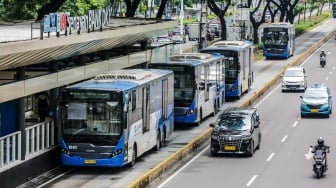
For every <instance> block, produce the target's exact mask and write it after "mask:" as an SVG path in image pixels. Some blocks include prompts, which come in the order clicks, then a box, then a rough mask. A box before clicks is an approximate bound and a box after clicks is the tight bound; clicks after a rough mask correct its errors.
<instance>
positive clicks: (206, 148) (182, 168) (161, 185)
mask: <svg viewBox="0 0 336 188" xmlns="http://www.w3.org/2000/svg"><path fill="white" fill-rule="evenodd" d="M209 148H210V146H207V147H205V148H204V149H203V150H202V151H201V152H200V153H199V154H197V155H196V156H195V157H194V158H192V159H191V160H190V161H189V162H188V163H187V164H185V165H184V166H182V167H181V168H180V169H179V170H178V171H176V172H175V173H174V174H173V175H171V176H170V177H169V178H167V179H166V180H165V181H164V182H162V183H161V184H160V185H159V186H158V187H157V188H161V187H163V186H164V185H165V184H166V183H168V182H169V181H170V180H172V179H173V178H174V177H175V176H176V175H178V174H179V173H180V172H181V171H182V170H184V169H185V168H186V167H188V166H189V165H190V164H191V163H192V162H193V161H194V160H196V159H197V158H198V157H199V156H200V155H202V154H203V153H204V152H205V151H206V150H208V149H209Z"/></svg>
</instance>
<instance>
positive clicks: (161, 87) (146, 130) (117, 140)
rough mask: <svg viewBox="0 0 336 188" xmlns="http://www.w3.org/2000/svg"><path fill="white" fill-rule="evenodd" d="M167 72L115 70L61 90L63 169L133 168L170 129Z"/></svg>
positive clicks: (170, 77)
mask: <svg viewBox="0 0 336 188" xmlns="http://www.w3.org/2000/svg"><path fill="white" fill-rule="evenodd" d="M173 75H174V74H173V72H172V71H168V70H157V69H152V70H151V69H148V70H147V69H127V70H116V71H111V72H108V73H106V74H100V75H97V76H96V77H95V78H94V79H91V80H88V81H83V82H81V83H78V84H75V85H72V86H69V87H66V88H65V89H64V90H63V92H62V106H63V107H62V108H63V109H62V122H61V126H62V141H61V151H62V152H61V161H62V164H63V165H66V166H104V167H120V166H124V165H125V164H129V165H130V166H133V165H134V164H135V161H136V159H137V158H138V157H139V156H141V155H142V154H144V153H145V152H146V151H149V150H150V149H155V150H159V148H160V147H161V146H163V144H164V143H165V141H166V139H168V138H169V137H170V136H171V134H172V132H173V130H174V114H173V108H174V95H173V88H174V87H173V83H174V82H173V81H174V76H173Z"/></svg>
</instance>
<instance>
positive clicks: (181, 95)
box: [174, 72, 195, 107]
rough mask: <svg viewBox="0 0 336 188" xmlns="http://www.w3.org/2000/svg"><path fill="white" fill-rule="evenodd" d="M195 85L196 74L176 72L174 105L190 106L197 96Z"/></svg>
mask: <svg viewBox="0 0 336 188" xmlns="http://www.w3.org/2000/svg"><path fill="white" fill-rule="evenodd" d="M194 85H195V77H194V75H192V74H183V73H181V72H178V73H176V74H174V105H175V106H176V107H187V106H190V104H191V103H192V101H193V99H194V96H195V91H194V88H195V87H194Z"/></svg>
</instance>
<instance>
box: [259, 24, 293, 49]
mask: <svg viewBox="0 0 336 188" xmlns="http://www.w3.org/2000/svg"><path fill="white" fill-rule="evenodd" d="M263 42H264V45H265V46H286V45H287V44H288V32H287V30H286V28H265V29H264V40H263Z"/></svg>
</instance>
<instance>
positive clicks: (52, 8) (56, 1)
mask: <svg viewBox="0 0 336 188" xmlns="http://www.w3.org/2000/svg"><path fill="white" fill-rule="evenodd" d="M65 1H66V0H50V2H49V3H47V4H45V5H43V6H42V7H41V8H40V9H39V10H38V11H37V18H36V20H41V19H42V18H43V17H44V15H46V14H49V13H51V12H57V11H58V9H59V8H60V7H61V6H62V5H63V3H64V2H65Z"/></svg>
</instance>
